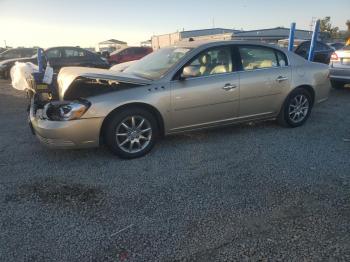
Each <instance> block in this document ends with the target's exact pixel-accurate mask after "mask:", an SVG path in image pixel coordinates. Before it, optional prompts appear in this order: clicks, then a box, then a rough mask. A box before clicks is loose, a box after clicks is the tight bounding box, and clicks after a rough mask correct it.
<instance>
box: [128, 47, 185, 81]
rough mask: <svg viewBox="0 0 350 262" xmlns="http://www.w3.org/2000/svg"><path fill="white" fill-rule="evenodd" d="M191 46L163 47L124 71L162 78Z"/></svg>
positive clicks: (148, 77) (150, 77)
mask: <svg viewBox="0 0 350 262" xmlns="http://www.w3.org/2000/svg"><path fill="white" fill-rule="evenodd" d="M190 50H191V48H176V47H171V48H163V49H160V50H158V51H156V52H154V53H152V54H150V55H148V56H145V57H144V58H143V59H141V60H140V61H139V62H137V63H135V64H133V65H132V66H130V67H129V68H127V69H126V70H125V71H124V72H125V73H128V74H133V75H136V76H140V77H143V78H146V79H150V80H157V79H159V78H161V77H162V76H163V75H164V74H165V73H166V72H167V71H168V70H169V69H170V68H171V67H172V66H173V65H175V64H176V63H177V62H178V61H179V60H180V59H181V58H182V57H183V56H184V55H185V54H186V53H187V52H188V51H190Z"/></svg>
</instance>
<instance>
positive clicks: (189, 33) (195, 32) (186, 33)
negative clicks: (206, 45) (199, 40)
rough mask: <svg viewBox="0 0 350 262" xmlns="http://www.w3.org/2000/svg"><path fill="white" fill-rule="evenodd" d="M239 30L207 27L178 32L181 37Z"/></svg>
mask: <svg viewBox="0 0 350 262" xmlns="http://www.w3.org/2000/svg"><path fill="white" fill-rule="evenodd" d="M236 32H240V30H235V29H227V28H209V29H199V30H189V31H182V32H180V34H181V36H182V38H190V37H198V36H206V35H218V34H227V33H236Z"/></svg>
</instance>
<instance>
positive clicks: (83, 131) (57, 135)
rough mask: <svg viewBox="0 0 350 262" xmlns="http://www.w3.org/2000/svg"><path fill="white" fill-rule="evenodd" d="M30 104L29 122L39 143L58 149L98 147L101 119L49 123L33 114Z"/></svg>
mask: <svg viewBox="0 0 350 262" xmlns="http://www.w3.org/2000/svg"><path fill="white" fill-rule="evenodd" d="M35 111H36V110H35V106H34V103H33V102H32V103H31V107H30V114H29V121H30V123H29V124H30V126H31V129H32V131H33V133H34V134H35V135H36V137H37V138H38V139H39V141H40V142H41V143H42V144H44V145H46V146H48V147H50V148H59V149H73V148H91V147H98V146H99V140H100V129H101V126H102V122H103V118H89V119H79V120H73V121H50V120H47V119H43V118H42V117H41V116H40V112H35Z"/></svg>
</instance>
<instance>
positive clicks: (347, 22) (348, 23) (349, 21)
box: [346, 19, 350, 32]
mask: <svg viewBox="0 0 350 262" xmlns="http://www.w3.org/2000/svg"><path fill="white" fill-rule="evenodd" d="M346 26H347V27H348V32H350V19H349V20H348V21H346Z"/></svg>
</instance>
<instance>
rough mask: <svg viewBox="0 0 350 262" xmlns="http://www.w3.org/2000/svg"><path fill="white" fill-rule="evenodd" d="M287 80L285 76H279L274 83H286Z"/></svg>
mask: <svg viewBox="0 0 350 262" xmlns="http://www.w3.org/2000/svg"><path fill="white" fill-rule="evenodd" d="M287 80H288V77H285V76H279V77H277V78H276V81H277V82H279V83H281V82H283V81H287Z"/></svg>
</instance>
